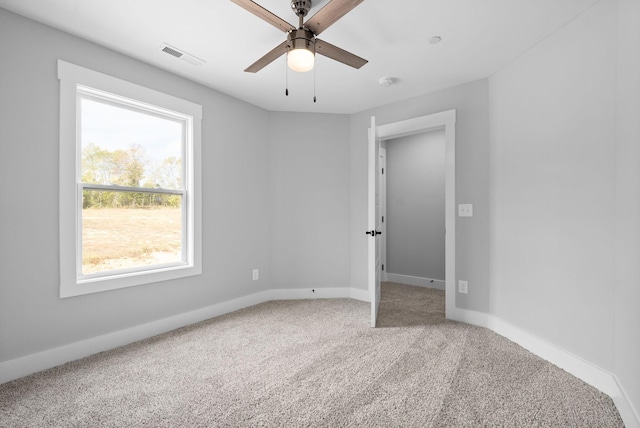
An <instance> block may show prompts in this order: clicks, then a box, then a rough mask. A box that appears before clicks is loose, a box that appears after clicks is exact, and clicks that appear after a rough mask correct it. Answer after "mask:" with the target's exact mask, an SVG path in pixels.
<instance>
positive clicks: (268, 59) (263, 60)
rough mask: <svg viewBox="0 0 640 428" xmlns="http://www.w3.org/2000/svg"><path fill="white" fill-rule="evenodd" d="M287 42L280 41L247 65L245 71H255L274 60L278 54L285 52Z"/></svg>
mask: <svg viewBox="0 0 640 428" xmlns="http://www.w3.org/2000/svg"><path fill="white" fill-rule="evenodd" d="M287 44H288V42H287V41H286V40H285V41H284V42H282V43H280V44H279V45H278V46H276V47H275V48H273V49H272V50H271V51H270V52H269V53H267V54H266V55H265V56H263V57H262V58H260V59H259V60H257V61H256V62H254V63H253V64H251V65H250V66H249V67H247V68H246V69H245V70H244V71H246V72H247V73H256V72H258V71H260V70H262V69H263V68H264V67H266V66H267V65H269V64H271V63H272V62H273V61H275V60H276V59H277V58H278V57H279V56H280V55H282V54H285V53H287Z"/></svg>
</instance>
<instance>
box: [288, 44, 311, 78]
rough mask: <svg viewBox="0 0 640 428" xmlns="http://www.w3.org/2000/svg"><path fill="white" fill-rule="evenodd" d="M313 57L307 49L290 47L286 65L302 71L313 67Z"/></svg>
mask: <svg viewBox="0 0 640 428" xmlns="http://www.w3.org/2000/svg"><path fill="white" fill-rule="evenodd" d="M314 60H315V57H314V55H313V52H311V51H310V50H309V49H292V50H290V51H289V53H288V54H287V65H288V66H289V68H290V69H291V70H293V71H297V72H300V73H304V72H307V71H310V70H312V69H313V63H314Z"/></svg>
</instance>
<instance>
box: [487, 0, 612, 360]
mask: <svg viewBox="0 0 640 428" xmlns="http://www.w3.org/2000/svg"><path fill="white" fill-rule="evenodd" d="M615 19H616V17H615V10H614V8H612V7H611V4H610V2H607V1H605V2H601V3H598V4H597V5H596V7H594V8H592V9H591V10H589V11H588V12H587V13H585V14H583V15H582V16H580V17H579V18H577V19H575V20H574V21H573V22H571V23H570V24H569V25H567V26H566V27H564V28H562V29H560V30H559V31H557V32H556V33H555V34H553V35H552V36H551V37H549V38H547V39H546V40H544V41H543V42H541V43H540V44H538V45H537V46H536V47H535V48H533V49H532V50H530V51H529V52H527V53H526V54H525V55H523V56H522V57H520V58H518V59H517V60H516V61H514V62H513V63H511V64H509V65H508V66H507V67H505V68H504V69H502V70H501V71H499V72H498V73H496V74H495V75H494V76H492V77H491V79H490V94H491V113H492V115H491V136H492V140H491V165H492V169H491V185H492V186H491V192H492V193H491V196H492V198H491V212H492V222H491V284H492V290H491V297H492V300H491V312H492V313H493V314H495V315H498V316H499V317H501V318H503V319H505V320H507V321H509V322H511V323H513V324H515V325H518V326H520V327H521V328H524V329H525V330H526V331H529V332H531V333H533V334H536V335H538V336H540V337H542V338H544V339H547V340H549V341H550V342H552V343H558V344H562V346H563V347H564V348H565V349H567V350H569V351H571V352H573V353H575V354H577V355H581V356H584V357H586V358H587V359H588V360H589V361H591V362H593V363H595V364H596V365H598V366H600V367H603V368H605V369H608V370H611V369H613V349H614V337H613V334H612V332H613V322H614V312H613V280H614V278H615V276H614V272H613V227H614V223H613V220H614V203H613V202H614V194H613V189H614V176H615V173H614V160H615V159H614V155H615V150H614V148H615V128H614V124H615V78H616V74H615V64H616V57H615V48H614V47H615V32H614V31H612V29H614V28H615ZM542 314H544V316H541V315H542Z"/></svg>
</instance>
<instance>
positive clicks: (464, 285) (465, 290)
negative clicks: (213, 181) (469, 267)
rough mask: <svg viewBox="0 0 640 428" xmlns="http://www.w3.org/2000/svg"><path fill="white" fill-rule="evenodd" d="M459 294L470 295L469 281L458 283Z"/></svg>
mask: <svg viewBox="0 0 640 428" xmlns="http://www.w3.org/2000/svg"><path fill="white" fill-rule="evenodd" d="M458 292H459V293H462V294H469V281H462V280H460V281H458Z"/></svg>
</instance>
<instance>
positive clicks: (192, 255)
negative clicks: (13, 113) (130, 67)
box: [58, 60, 202, 298]
mask: <svg viewBox="0 0 640 428" xmlns="http://www.w3.org/2000/svg"><path fill="white" fill-rule="evenodd" d="M58 78H59V79H60V147H59V156H60V159H59V163H60V182H59V191H60V195H59V200H60V207H59V210H60V213H59V224H60V234H59V236H60V298H66V297H72V296H78V295H82V294H89V293H97V292H101V291H108V290H114V289H118V288H123V287H131V286H135V285H141V284H149V283H154V282H160V281H166V280H170V279H178V278H184V277H187V276H193V275H200V274H202V233H201V231H202V185H201V183H202V161H201V159H202V156H201V151H202V149H201V144H202V143H201V140H202V106H200V105H198V104H195V103H193V102H191V101H187V100H184V99H181V98H177V97H174V96H172V95H168V94H165V93H163V92H159V91H155V90H153V89H149V88H146V87H144V86H140V85H137V84H135V83H131V82H127V81H125V80H122V79H118V78H116V77H112V76H108V75H106V74H103V73H99V72H97V71H94V70H90V69H88V68H84V67H80V66H77V65H74V64H70V63H68V62H65V61H62V60H58ZM78 85H82V86H86V87H89V88H92V89H91V90H88V92H91V93H93V94H94V95H95V94H97V93H109V94H115V95H116V96H117V98H118V99H122V100H135V101H133V103H134V104H135V105H145V106H147V108H148V109H151V110H153V109H154V108H156V107H149V106H157V107H159V110H160V111H163V112H164V111H169V112H171V114H173V115H176V116H177V117H181V118H183V119H184V120H186V121H187V122H188V123H189V124H190V125H191V126H188V127H187V131H188V135H187V140H188V143H187V144H186V148H185V149H186V150H185V153H184V160H185V162H184V164H185V166H186V167H187V168H191V169H189V170H188V171H186V173H185V174H186V177H185V188H186V190H187V194H186V198H183V199H184V202H183V210H185V211H184V212H185V213H186V216H185V219H186V222H187V225H186V232H187V233H186V234H183V239H185V240H186V245H183V247H184V249H185V251H186V253H187V260H186V263H184V264H174V265H171V266H169V265H167V266H155V267H152V268H150V269H149V270H142V271H139V272H138V271H135V272H134V271H123V272H120V273H116V274H114V275H111V276H104V277H100V278H85V277H81V276H79V275H78V266H79V265H80V261H79V260H81V259H80V258H79V257H80V255H79V254H77V251H76V250H77V248H80V243H79V241H80V239H81V237H80V236H79V233H78V232H77V231H78V222H79V221H80V219H81V217H82V207H81V204H80V203H78V198H81V195H82V193H81V190H82V189H81V187H79V185H78V177H79V164H78V162H77V153H76V151H77V150H79V149H78V143H77V108H78V107H77V105H78V101H77V94H78ZM83 92H84V89H83ZM185 235H187V236H185Z"/></svg>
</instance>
